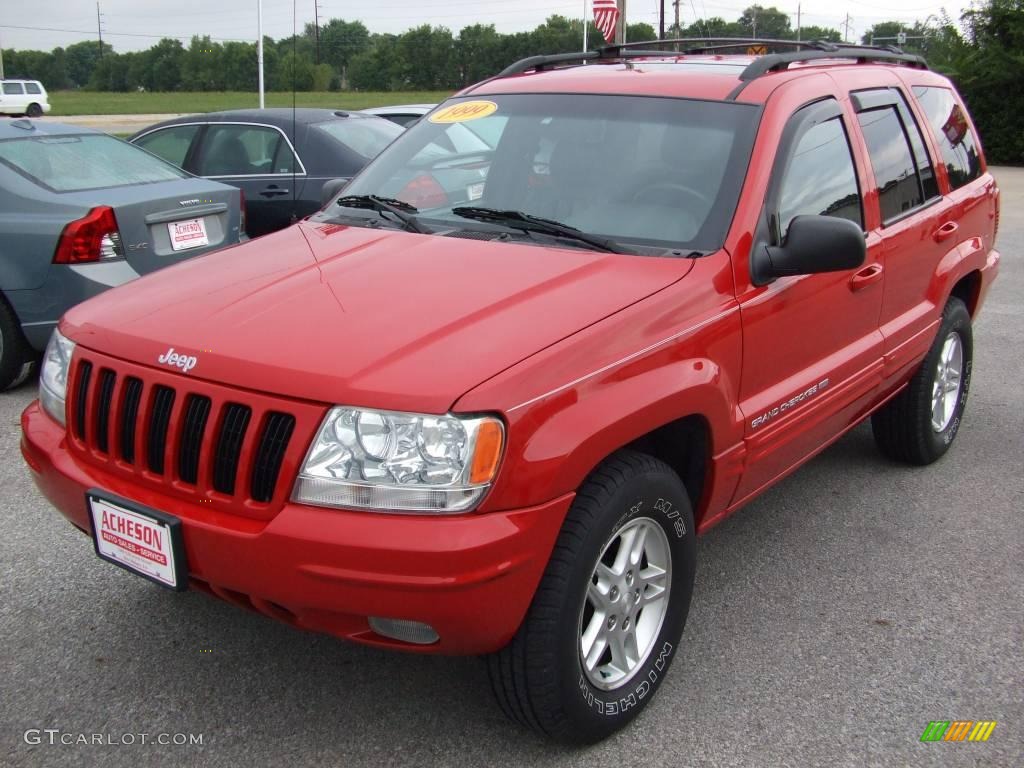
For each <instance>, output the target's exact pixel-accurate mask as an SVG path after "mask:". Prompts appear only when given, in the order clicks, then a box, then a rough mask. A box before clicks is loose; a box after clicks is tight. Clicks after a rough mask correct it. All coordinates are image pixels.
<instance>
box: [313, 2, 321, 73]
mask: <svg viewBox="0 0 1024 768" xmlns="http://www.w3.org/2000/svg"><path fill="white" fill-rule="evenodd" d="M313 29H314V30H316V31H315V34H316V63H317V66H320V3H319V2H317V0H313Z"/></svg>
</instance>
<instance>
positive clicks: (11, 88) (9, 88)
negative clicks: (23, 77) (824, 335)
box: [4, 83, 25, 96]
mask: <svg viewBox="0 0 1024 768" xmlns="http://www.w3.org/2000/svg"><path fill="white" fill-rule="evenodd" d="M4 93H5V94H6V95H8V96H20V95H21V94H23V93H25V89H24V88H22V87H21V83H4Z"/></svg>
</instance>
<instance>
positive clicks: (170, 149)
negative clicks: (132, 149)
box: [135, 125, 199, 167]
mask: <svg viewBox="0 0 1024 768" xmlns="http://www.w3.org/2000/svg"><path fill="white" fill-rule="evenodd" d="M198 132H199V126H198V125H176V126H174V127H173V128H163V129H161V130H159V131H153V133H147V134H146V135H145V136H142V137H140V138H138V139H136V140H135V143H136V144H138V145H139V146H140V147H142V148H143V149H145V150H147V151H149V152H152V153H153V154H154V155H159V156H160V157H162V158H163V159H164V160H166V161H167V162H169V163H173V164H174V165H177V166H178V167H184V165H185V156H186V155H187V154H188V148H189V147H190V146H191V145H192V139H194V138H195V135H196V134H197V133H198Z"/></svg>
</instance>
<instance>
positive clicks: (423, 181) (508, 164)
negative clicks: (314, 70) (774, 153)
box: [345, 94, 759, 251]
mask: <svg viewBox="0 0 1024 768" xmlns="http://www.w3.org/2000/svg"><path fill="white" fill-rule="evenodd" d="M758 115H759V112H758V110H757V108H756V107H754V106H752V105H745V104H734V103H725V102H709V101H694V100H685V99H669V98H652V97H640V96H615V95H576V94H573V95H567V94H529V95H522V94H516V95H502V96H493V97H489V98H488V99H486V100H481V99H453V100H450V101H448V102H447V103H446V104H444V105H442V107H441V108H439V109H438V110H436V111H434V112H433V113H431V115H430V116H429V117H428V118H425V119H424V120H421V121H420V122H419V123H417V124H416V125H414V126H412V127H411V128H410V129H409V130H408V131H407V132H406V133H405V135H403V136H401V137H400V138H399V139H397V140H396V141H395V143H394V144H393V145H392V146H391V147H389V148H388V150H387V151H386V152H384V153H383V154H381V155H380V156H379V157H378V158H377V159H376V160H375V161H374V162H372V163H371V164H370V165H369V166H368V167H367V168H366V170H364V171H363V172H362V173H361V174H360V175H359V176H357V177H356V178H355V179H354V180H353V181H352V182H351V183H350V184H349V185H348V186H347V187H346V188H345V195H346V196H348V195H378V196H380V197H384V198H391V199H396V200H401V201H403V202H405V203H408V204H410V205H412V206H415V207H416V208H418V209H419V212H420V217H421V218H422V219H424V220H425V221H427V222H430V224H431V225H432V226H433V227H434V228H435V229H436V228H437V226H438V225H439V224H440V225H442V226H443V225H446V224H447V225H449V226H452V227H458V228H473V227H474V226H477V225H476V224H474V222H470V221H467V220H466V218H464V217H461V216H459V215H458V213H457V212H454V211H453V209H458V208H460V207H462V206H467V205H472V206H477V207H483V208H490V209H497V210H501V211H519V212H522V213H526V214H529V215H532V216H540V217H545V218H547V219H553V220H557V221H558V222H560V223H562V224H567V225H569V226H571V227H575V228H576V229H579V230H582V231H583V232H587V233H591V234H596V235H600V236H602V237H605V238H609V239H612V240H615V241H617V242H620V243H625V244H628V243H634V244H639V245H647V246H656V247H660V248H670V249H690V250H703V251H711V250H716V249H718V248H720V247H721V245H722V242H723V241H724V239H725V234H726V231H727V229H728V227H729V223H730V222H731V220H732V214H733V211H734V209H735V206H736V201H737V198H738V196H739V190H740V186H741V184H742V182H743V176H744V173H745V171H746V166H747V163H748V161H749V157H750V150H751V146H752V144H753V137H754V133H755V131H756V127H757V126H756V123H757V119H758Z"/></svg>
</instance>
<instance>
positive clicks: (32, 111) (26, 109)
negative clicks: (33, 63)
mask: <svg viewBox="0 0 1024 768" xmlns="http://www.w3.org/2000/svg"><path fill="white" fill-rule="evenodd" d="M49 111H50V101H49V98H48V97H47V95H46V89H45V88H43V84H42V83H40V82H39V81H38V80H0V114H3V115H28V116H29V117H41V116H42V115H43V114H44V113H45V112H49Z"/></svg>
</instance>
